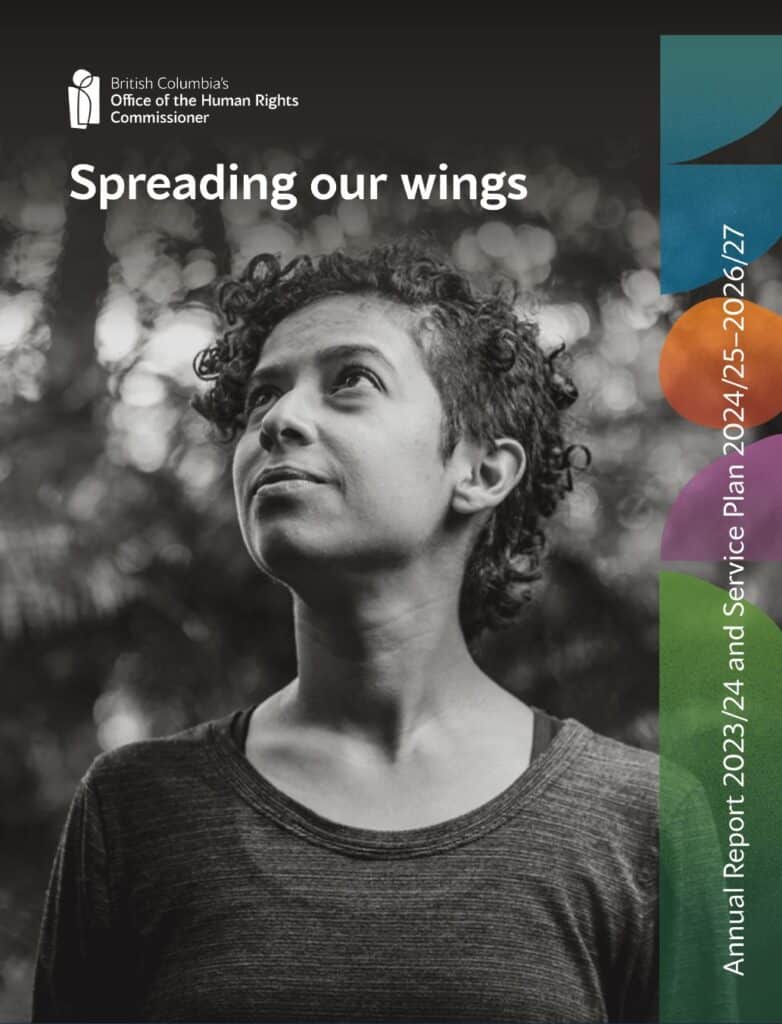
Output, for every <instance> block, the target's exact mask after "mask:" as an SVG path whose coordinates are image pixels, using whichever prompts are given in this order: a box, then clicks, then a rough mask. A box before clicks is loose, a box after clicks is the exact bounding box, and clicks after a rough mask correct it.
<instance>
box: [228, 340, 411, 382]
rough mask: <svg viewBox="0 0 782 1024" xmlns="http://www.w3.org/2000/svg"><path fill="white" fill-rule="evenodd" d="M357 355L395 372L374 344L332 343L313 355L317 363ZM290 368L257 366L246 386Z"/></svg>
mask: <svg viewBox="0 0 782 1024" xmlns="http://www.w3.org/2000/svg"><path fill="white" fill-rule="evenodd" d="M357 356H369V357H370V358H373V359H377V360H379V361H380V362H381V363H383V364H384V365H385V366H386V367H388V369H389V370H390V371H391V372H392V373H394V374H395V373H397V369H396V367H395V366H394V364H393V363H392V362H391V361H390V360H389V359H388V357H387V356H386V355H384V354H383V352H381V351H380V349H379V348H376V347H375V346H374V345H367V344H355V345H332V346H330V347H329V348H325V349H321V351H320V352H318V353H317V354H316V356H315V362H316V363H318V364H325V363H333V362H336V361H337V360H340V359H346V358H354V357H357ZM289 369H290V364H289V363H284V362H281V363H267V364H266V365H265V366H259V367H258V368H257V369H256V370H254V371H253V373H252V374H251V375H250V378H249V380H248V381H247V384H248V387H249V386H250V385H252V384H254V383H256V382H257V381H259V380H268V379H269V378H279V377H282V376H284V375H285V374H286V373H287V372H288V371H289Z"/></svg>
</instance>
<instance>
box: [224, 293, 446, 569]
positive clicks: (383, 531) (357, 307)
mask: <svg viewBox="0 0 782 1024" xmlns="http://www.w3.org/2000/svg"><path fill="white" fill-rule="evenodd" d="M403 324H404V311H403V310H402V309H400V310H399V311H398V312H397V311H396V310H394V309H393V307H390V306H389V304H387V303H384V302H383V301H382V300H379V299H375V298H372V297H364V296H332V297H328V298H325V299H322V300H319V301H318V302H316V303H313V304H312V305H310V306H307V307H305V308H303V309H301V310H298V311H297V312H295V313H293V314H291V315H290V316H289V317H287V318H286V319H285V320H283V321H281V322H280V323H279V324H278V325H277V326H276V327H275V328H274V330H273V331H272V333H271V334H270V335H269V337H268V339H267V341H266V343H265V345H264V347H263V350H262V352H261V355H260V357H259V359H258V363H257V365H256V367H255V370H254V372H253V375H252V378H251V380H250V383H249V385H248V391H247V399H248V400H247V413H248V419H247V426H246V428H245V430H244V432H243V434H242V435H241V437H240V438H239V440H238V442H237V445H236V449H235V453H234V461H233V481H234V491H235V496H236V503H237V509H238V514H239V524H240V527H241V531H242V536H243V538H244V542H245V544H246V545H247V549H248V551H249V552H250V555H251V556H252V558H253V560H254V561H255V562H256V563H257V564H258V565H259V566H260V567H261V568H263V569H265V570H266V571H268V572H270V573H271V574H272V575H273V576H276V577H277V578H278V579H281V580H283V581H285V582H291V583H292V584H295V581H296V580H297V579H299V578H301V573H302V572H304V573H307V572H308V571H313V570H314V571H319V570H323V569H325V568H327V567H329V566H331V567H334V568H346V569H350V570H357V571H367V570H368V571H372V570H373V569H382V568H389V567H392V566H402V565H407V564H410V563H411V562H413V561H415V560H416V559H418V558H420V557H421V556H423V555H424V554H425V553H426V552H427V551H431V550H433V546H436V545H437V544H438V542H439V540H440V538H441V536H442V529H443V525H444V522H445V518H446V514H447V511H448V508H449V505H450V501H451V494H452V489H453V484H454V482H455V479H456V475H457V472H458V467H457V466H456V462H457V461H458V460H456V459H455V458H454V457H452V458H451V459H449V460H448V462H447V463H445V464H444V463H443V460H442V457H441V454H440V436H441V432H440V428H441V422H442V416H443V409H442V404H441V401H440V396H439V394H438V392H437V389H436V388H435V385H434V383H433V382H432V380H431V378H430V377H429V374H428V372H427V370H426V368H425V366H424V363H423V359H422V354H421V351H420V349H419V347H418V346H417V345H416V343H415V341H414V340H413V338H412V337H411V335H410V333H409V332H408V331H407V330H406V329H405V327H404V326H403ZM457 451H458V447H457ZM259 483H260V485H261V486H260V487H259V486H258V484H259ZM294 589H295V585H294Z"/></svg>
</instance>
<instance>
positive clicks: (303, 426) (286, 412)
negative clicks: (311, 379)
mask: <svg viewBox="0 0 782 1024" xmlns="http://www.w3.org/2000/svg"><path fill="white" fill-rule="evenodd" d="M312 413H313V402H312V398H311V397H310V398H308V397H307V396H306V395H305V394H304V392H303V389H302V390H299V389H297V388H291V389H290V390H289V391H286V392H285V393H284V394H282V395H280V396H279V397H278V398H277V400H276V401H275V402H274V404H273V405H272V407H271V408H270V409H269V411H268V412H267V413H266V414H265V415H264V417H263V420H262V421H261V429H260V434H259V438H258V440H259V441H260V444H261V447H262V448H264V449H265V450H266V451H271V449H272V448H274V446H275V445H276V444H280V443H283V442H284V441H288V442H292V443H295V444H311V443H312V441H314V439H315V434H316V431H315V424H314V421H313V416H312Z"/></svg>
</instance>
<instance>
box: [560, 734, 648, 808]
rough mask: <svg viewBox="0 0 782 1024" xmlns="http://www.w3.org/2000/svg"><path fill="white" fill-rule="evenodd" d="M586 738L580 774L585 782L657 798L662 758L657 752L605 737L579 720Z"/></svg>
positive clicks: (583, 735)
mask: <svg viewBox="0 0 782 1024" xmlns="http://www.w3.org/2000/svg"><path fill="white" fill-rule="evenodd" d="M578 731H579V732H580V733H581V735H582V737H583V742H582V746H581V748H580V757H579V759H578V769H579V771H578V774H579V775H580V776H581V777H582V778H583V780H584V784H585V785H589V786H591V787H593V788H597V789H599V790H601V791H604V792H605V793H606V794H611V793H614V794H616V793H619V794H622V793H625V794H627V795H628V796H631V795H632V796H635V797H636V798H644V797H646V798H654V800H656V799H657V793H658V791H659V777H660V758H659V755H658V754H656V753H655V752H654V751H651V750H646V749H643V748H641V747H637V746H633V745H631V744H630V743H627V742H625V741H623V740H619V739H615V738H613V737H611V736H604V735H603V734H602V733H599V732H595V731H594V730H593V729H590V728H589V727H588V726H586V725H583V724H581V723H578Z"/></svg>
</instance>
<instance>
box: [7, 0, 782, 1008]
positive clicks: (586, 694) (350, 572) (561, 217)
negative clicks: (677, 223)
mask: <svg viewBox="0 0 782 1024" xmlns="http://www.w3.org/2000/svg"><path fill="white" fill-rule="evenodd" d="M237 18H238V15H237ZM244 31H247V32H249V28H247V27H246V28H245V29H243V28H242V27H241V25H240V24H239V23H238V21H237V24H236V25H235V26H234V27H233V29H232V32H230V33H229V32H228V31H226V29H225V25H224V24H223V23H222V21H221V24H220V25H219V27H217V28H215V30H214V32H211V30H210V29H209V26H208V25H206V24H205V25H203V26H201V28H199V29H198V30H196V29H193V30H192V31H189V32H183V33H182V35H181V37H180V36H178V34H177V32H176V31H175V30H174V29H169V28H163V27H162V26H161V28H160V31H159V32H152V31H151V30H150V29H148V30H147V31H142V30H141V29H140V28H138V27H130V28H128V29H127V31H123V32H121V33H119V35H121V38H119V37H118V35H112V34H110V33H108V31H99V30H98V29H92V30H85V31H83V32H77V31H76V30H75V29H74V28H73V27H72V26H71V27H67V26H64V27H63V29H62V33H59V34H58V33H56V32H55V31H54V30H50V31H49V32H48V33H47V34H46V36H45V37H44V38H43V40H42V41H41V42H40V43H39V44H36V45H37V54H38V66H39V69H40V70H39V72H38V73H37V75H36V79H35V81H34V82H32V81H31V82H28V83H27V86H26V91H25V92H22V93H15V92H14V91H13V90H14V89H15V85H14V83H16V82H18V81H19V75H20V69H21V67H22V66H23V64H24V62H25V55H29V54H30V53H31V52H32V49H31V47H32V44H31V43H29V42H24V44H23V45H22V46H21V48H20V52H18V53H16V54H15V55H14V53H13V52H11V51H12V50H13V49H14V45H13V42H12V40H11V39H10V38H9V39H7V40H6V41H5V43H4V44H3V51H4V53H5V54H7V67H6V69H5V70H4V71H3V74H2V83H3V95H4V103H3V108H4V113H3V127H2V132H1V133H0V259H1V260H2V263H1V265H0V269H1V270H2V280H0V492H1V493H2V498H1V499H0V674H1V675H2V680H3V685H2V687H1V688H0V707H1V708H2V712H1V714H0V731H1V732H2V739H3V742H2V750H1V751H0V766H2V770H1V771H0V804H1V806H0V829H1V830H2V831H1V833H0V834H2V837H3V838H2V842H0V919H1V920H2V926H1V927H0V1020H2V1021H9V1022H10V1021H28V1020H31V1021H104V1022H105V1021H190V1022H197V1021H198V1022H206V1021H247V1022H251V1021H258V1022H263V1021H280V1022H283V1021H285V1022H294V1021H295V1022H315V1021H321V1022H322V1021H362V1022H378V1024H379V1022H391V1021H400V1022H401V1021H404V1022H420V1024H425V1022H429V1024H434V1022H446V1021H474V1022H478V1021H482V1022H490V1021H498V1022H499V1021H513V1022H518V1024H522V1022H524V1024H535V1022H541V1024H542V1022H555V1021H556V1022H563V1024H566V1022H568V1024H583V1022H587V1021H590V1022H591V1021H595V1022H598V1021H605V1022H608V1021H611V1022H625V1024H629V1022H641V1021H647V1022H652V1021H659V1020H660V1019H667V1020H688V1019H692V1017H691V1016H688V1013H691V1012H692V1011H693V1007H694V1003H693V1004H691V1005H690V1006H689V1009H688V995H687V993H688V991H694V990H696V989H697V990H698V991H701V992H702V991H703V990H704V989H707V990H708V992H709V995H708V1000H709V1005H708V1006H706V1005H705V1004H704V1003H703V1002H699V1004H698V1006H697V1008H696V1010H697V1013H696V1016H698V1015H699V1016H698V1019H709V1020H710V1021H715V1022H716V1021H733V1020H736V1019H738V1018H737V1016H736V1014H737V1013H738V1010H737V1003H736V993H735V990H734V981H735V979H734V978H733V977H732V975H731V974H730V972H726V971H725V970H723V969H722V960H721V958H720V957H721V954H720V953H719V952H714V954H713V955H704V956H700V955H698V956H696V954H695V953H694V952H693V949H692V947H693V945H694V942H692V941H690V942H689V945H688V939H687V935H688V934H695V933H696V932H697V934H698V935H701V936H702V935H704V934H708V929H710V928H712V927H713V928H715V929H717V930H718V929H719V927H720V925H719V919H718V909H717V908H715V906H714V899H713V896H714V893H712V892H710V891H705V890H704V891H698V890H697V888H694V887H690V888H689V889H687V891H682V892H681V893H679V892H678V891H677V888H676V886H677V884H678V883H677V879H676V877H675V874H672V875H671V876H670V877H667V876H666V877H664V878H663V879H662V881H661V872H660V851H661V843H664V842H667V841H668V840H665V839H661V834H660V814H659V772H660V767H659V765H660V762H659V749H660V732H659V696H658V687H659V669H658V653H659V637H658V578H659V573H660V571H661V568H662V562H661V538H662V534H663V529H664V527H665V524H666V519H667V517H668V514H669V512H670V509H671V507H672V505H673V503H674V501H675V500H676V498H677V495H678V494H679V492H680V491H681V490H682V488H683V487H684V486H685V485H686V484H687V482H688V481H689V480H690V479H691V478H692V477H693V476H695V474H696V473H697V472H698V470H699V469H700V468H701V467H702V466H704V465H706V464H708V463H709V462H710V461H712V460H713V459H714V458H715V457H716V449H715V441H714V438H713V437H712V436H711V434H710V433H709V432H708V431H706V430H704V429H703V428H701V427H698V426H696V425H694V424H693V423H691V422H688V421H687V420H686V419H684V418H682V416H680V415H678V414H677V412H676V411H675V410H674V409H673V408H672V407H671V406H670V405H669V404H668V402H667V401H666V398H665V396H664V394H663V391H662V389H661V384H660V376H659V363H660V356H661V351H662V349H663V345H664V344H665V340H666V337H667V335H668V332H669V331H670V329H671V327H672V326H673V324H674V323H675V322H676V320H677V319H678V318H679V317H680V316H681V315H682V314H683V312H684V311H685V310H686V309H687V307H688V306H690V305H692V303H693V302H694V301H695V298H697V296H695V298H694V297H693V295H692V294H687V295H676V294H673V295H671V294H665V293H663V292H661V288H660V209H659V195H658V159H659V151H658V132H659V124H658V118H659V101H658V65H659V38H660V37H659V33H657V32H652V31H641V30H632V31H630V30H628V31H624V30H620V29H619V28H616V29H611V30H605V31H604V30H598V29H597V28H596V27H592V28H591V29H589V30H584V31H582V30H580V29H577V27H576V26H573V27H572V28H569V29H567V28H566V29H562V30H557V31H554V30H553V29H543V28H535V27H528V28H526V29H521V28H520V29H518V31H517V30H516V29H515V28H514V29H513V30H512V31H511V30H510V29H509V30H508V32H507V35H506V33H505V31H504V30H503V29H502V27H501V26H497V27H495V28H494V29H493V30H492V31H489V30H488V26H487V27H485V28H481V29H479V30H477V31H475V32H471V31H468V30H467V29H466V28H464V29H462V28H460V29H457V28H454V29H451V30H449V29H447V28H442V27H440V28H437V27H428V26H427V27H424V26H423V25H422V26H420V28H419V29H417V30H414V29H413V27H407V28H405V27H404V26H402V25H400V26H398V27H394V28H393V29H389V30H388V31H381V30H379V29H378V30H376V31H370V30H369V29H368V28H367V29H366V30H365V29H361V28H359V27H354V28H352V29H340V28H338V27H337V26H336V25H335V24H333V23H325V21H324V23H323V24H322V25H320V24H315V23H312V24H311V25H309V26H308V27H306V28H305V27H300V28H299V29H297V30H294V29H293V28H292V27H291V28H288V29H286V30H282V29H277V30H274V31H273V30H272V27H271V26H267V30H265V31H259V32H258V34H257V37H255V38H254V39H250V38H244V36H243V32H244ZM20 38H21V37H20ZM25 38H26V37H25ZM12 96H15V97H16V99H15V100H14V101H13V102H12V100H11V97H12ZM754 266H755V265H754V264H753V267H754ZM781 268H782V251H780V250H779V248H778V247H777V248H775V249H772V250H771V251H770V252H769V253H767V254H766V255H765V256H764V257H763V259H762V260H761V261H758V263H757V270H756V271H753V273H754V277H751V284H752V287H753V288H754V292H753V293H752V294H753V295H755V296H756V299H757V301H758V302H760V303H763V304H765V305H766V306H767V307H769V308H771V309H774V308H776V309H777V310H778V311H779V312H782V290H781V289H782V285H780V283H779V282H780V269H781ZM750 270H751V271H752V268H750ZM748 273H749V272H748ZM779 426H780V423H779V417H777V419H776V420H775V421H772V423H771V424H770V425H766V428H765V430H766V433H767V434H771V433H778V432H779ZM700 574H701V575H703V576H704V578H705V579H716V577H714V576H709V573H708V572H707V571H706V570H702V571H701V573H700ZM696 575H697V572H696ZM752 578H753V581H754V582H753V587H754V590H753V591H752V594H753V599H754V600H755V601H756V603H758V604H760V605H761V606H763V607H765V608H767V609H771V611H770V612H769V614H774V613H775V612H776V614H777V617H778V618H779V614H780V612H782V608H780V607H779V606H778V605H779V602H778V593H777V597H776V598H775V597H774V593H775V591H774V590H773V577H772V576H771V575H770V574H765V575H764V573H763V572H762V571H758V572H757V573H756V574H755V575H754V576H753V577H752ZM681 785H682V786H683V787H684V788H685V789H686V790H687V793H688V799H690V798H691V801H692V802H691V803H688V804H687V806H688V808H690V810H689V811H688V812H687V815H686V816H685V814H684V812H682V820H681V821H680V822H675V823H674V824H673V825H672V835H671V836H670V837H669V838H670V842H671V843H672V844H673V845H675V844H676V843H677V842H678V841H679V840H682V837H683V836H684V835H685V833H686V836H687V841H688V842H691V843H695V846H693V847H692V849H697V851H698V853H697V854H696V856H702V857H703V859H704V863H708V862H709V859H710V858H713V859H714V860H715V862H717V863H718V867H717V871H718V873H719V871H720V870H721V866H720V864H719V861H720V856H721V855H720V853H719V838H718V837H717V836H716V834H715V831H714V826H713V824H712V822H711V819H710V816H709V813H708V812H707V811H704V812H703V815H702V816H699V813H696V812H694V811H692V807H694V806H695V805H696V804H697V803H698V801H699V800H700V799H701V794H700V790H699V789H698V784H697V782H696V781H695V780H694V779H690V778H689V777H688V776H687V775H686V773H685V775H683V777H682V782H681ZM682 806H684V801H683V802H682ZM685 817H686V819H687V820H685ZM677 830H679V831H677ZM693 837H694V838H693ZM675 861H676V858H675V857H674V856H671V857H670V865H672V866H671V871H672V872H673V870H674V869H673V865H674V864H675ZM661 884H664V885H666V886H668V887H669V891H670V892H671V893H672V894H673V896H672V897H671V901H670V903H669V904H668V906H669V907H670V906H672V907H673V908H674V910H673V912H672V913H669V914H668V916H667V917H666V918H665V919H664V920H663V921H662V925H661V919H660V886H661ZM661 928H662V929H663V930H665V929H667V930H668V938H667V939H666V937H665V936H664V935H663V934H662V933H661ZM666 942H668V943H669V945H668V946H667V947H666V948H667V949H675V950H676V949H681V951H682V953H681V956H678V955H676V956H673V957H670V959H669V960H668V961H666V969H665V977H662V976H661V973H660V949H661V945H662V944H664V943H666ZM715 942H716V940H715ZM661 989H662V990H665V993H667V994H665V995H662V996H661ZM699 998H701V997H699ZM661 1000H662V1001H663V1002H665V1000H667V1001H668V1002H667V1004H666V1005H668V1007H669V1008H670V1013H669V1015H666V1013H665V1012H664V1010H663V1009H661Z"/></svg>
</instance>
